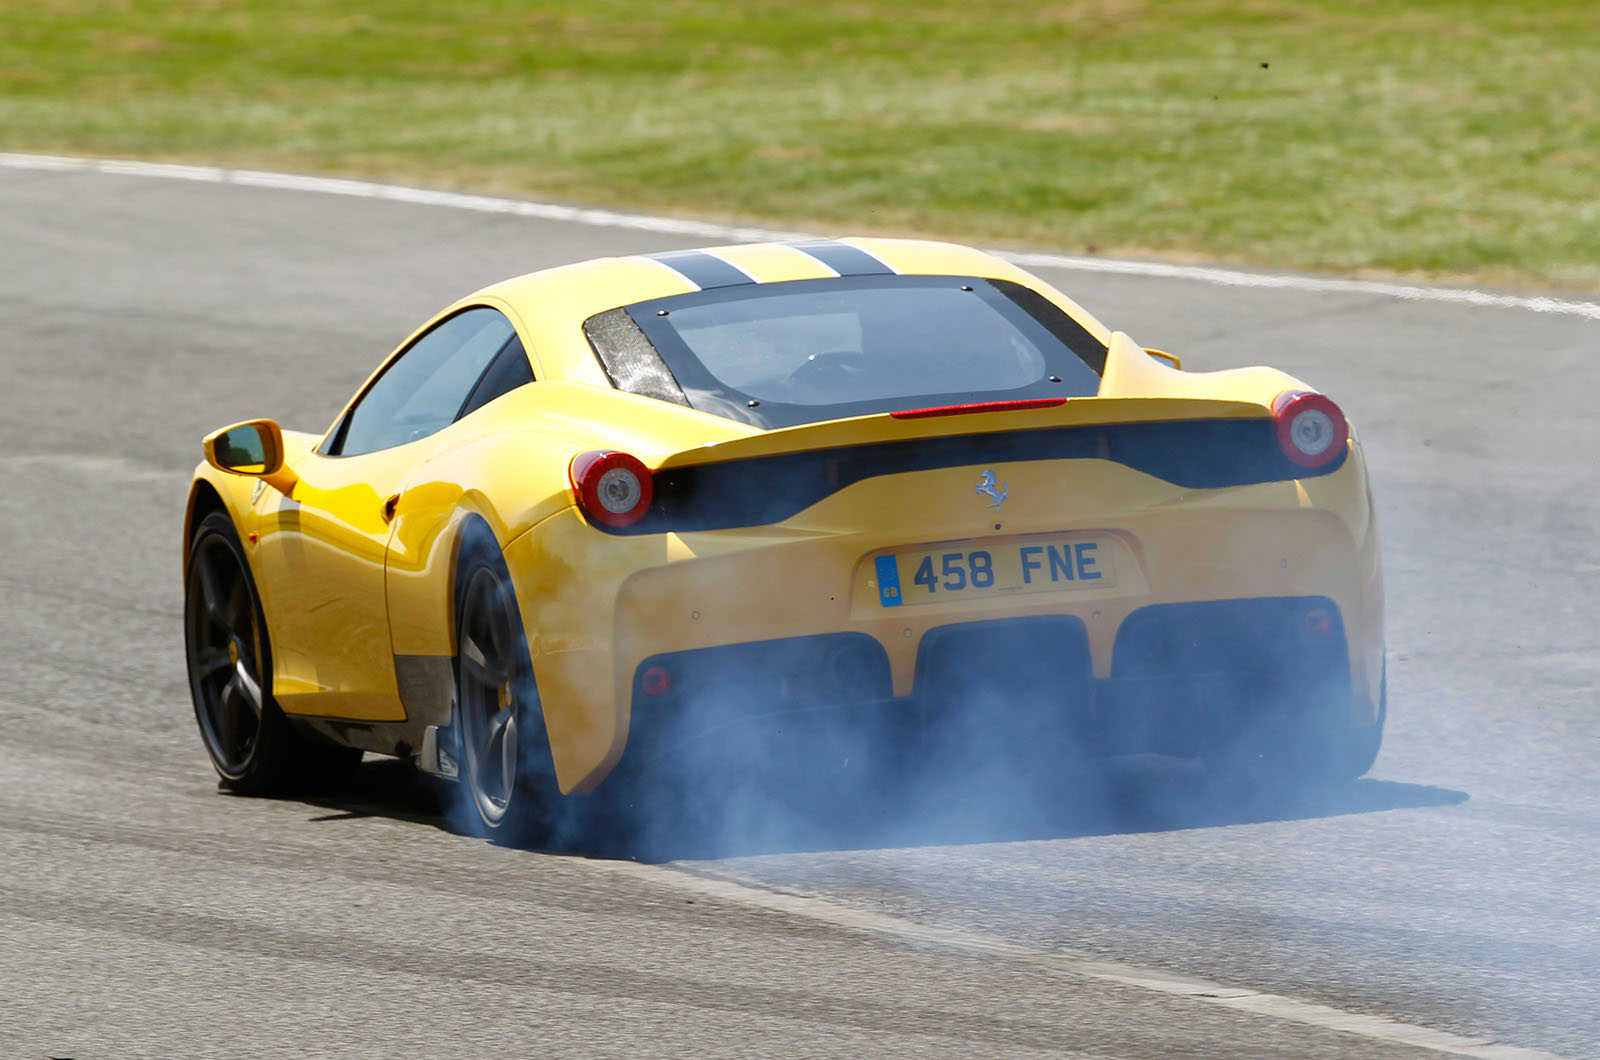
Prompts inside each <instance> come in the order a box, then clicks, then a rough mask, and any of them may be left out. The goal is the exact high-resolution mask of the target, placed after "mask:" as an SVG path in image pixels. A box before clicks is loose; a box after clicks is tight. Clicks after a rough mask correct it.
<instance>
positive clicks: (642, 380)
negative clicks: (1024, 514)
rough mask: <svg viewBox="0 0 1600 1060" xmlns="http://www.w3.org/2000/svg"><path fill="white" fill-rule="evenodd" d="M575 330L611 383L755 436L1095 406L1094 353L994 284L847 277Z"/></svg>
mask: <svg viewBox="0 0 1600 1060" xmlns="http://www.w3.org/2000/svg"><path fill="white" fill-rule="evenodd" d="M584 330H585V332H586V333H587V334H588V336H589V340H590V342H591V344H592V345H593V346H594V347H595V352H596V354H597V355H598V356H599V358H600V361H601V363H602V365H604V366H605V367H606V370H607V373H608V374H609V375H610V377H611V379H612V381H613V383H615V384H616V385H617V386H619V387H620V388H621V389H625V390H631V391H633V392H636V393H645V394H649V395H650V396H652V397H660V398H664V399H666V400H672V401H678V402H680V403H682V404H687V405H690V406H692V407H693V408H696V409H700V410H701V411H704V412H711V413H716V414H718V415H722V416H728V417H731V418H733V419H738V420H742V421H745V422H748V423H753V424H756V425H758V426H762V427H787V426H793V425H795V424H800V423H813V422H817V421H819V420H827V419H837V418H840V417H845V416H859V415H865V414H868V413H876V412H893V411H898V410H903V409H916V408H925V407H928V406H933V405H953V404H966V403H970V402H978V401H1007V400H1022V399H1028V398H1049V397H1082V396H1087V395H1091V394H1094V393H1096V392H1097V391H1098V390H1099V387H1100V372H1101V371H1102V370H1103V368H1104V365H1105V354H1106V350H1105V346H1104V345H1103V344H1102V343H1100V342H1098V341H1097V340H1096V339H1095V338H1094V337H1093V336H1092V335H1090V334H1089V333H1088V332H1087V331H1086V330H1085V329H1084V328H1083V327H1082V325H1080V324H1078V322H1077V321H1075V320H1073V319H1072V318H1071V317H1070V316H1068V315H1067V314H1066V313H1064V312H1063V311H1062V310H1061V309H1060V308H1059V307H1057V306H1056V305H1054V304H1053V303H1051V302H1049V301H1048V300H1046V299H1045V298H1043V297H1042V296H1040V295H1038V294H1037V293H1035V292H1033V291H1031V290H1029V289H1027V288H1025V287H1022V286H1020V285H1018V284H1014V283H1009V282H1007V281H1003V280H985V279H980V278H976V277H963V276H851V277H839V278H837V279H826V280H797V281H792V282H788V283H771V284H745V285H740V286H737V287H721V288H715V289H712V290H707V291H698V292H695V293H694V294H686V295H674V296H672V297H669V298H660V299H656V300H654V301H650V302H640V303H637V304H635V305H631V306H626V307H624V308H622V309H618V310H612V311H611V312H609V313H602V314H599V315H598V316H596V317H592V318H590V319H589V320H588V321H586V322H585V325H584Z"/></svg>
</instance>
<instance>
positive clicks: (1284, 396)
mask: <svg viewBox="0 0 1600 1060" xmlns="http://www.w3.org/2000/svg"><path fill="white" fill-rule="evenodd" d="M1272 415H1273V417H1274V418H1275V419H1276V420H1277V421H1278V446H1279V447H1280V448H1281V449H1282V450H1283V455H1284V456H1286V457H1288V458H1289V459H1290V460H1291V461H1293V462H1294V463H1296V464H1299V465H1300V466H1301V467H1309V468H1316V467H1324V466H1326V465H1328V464H1331V463H1333V462H1334V461H1335V460H1337V459H1339V457H1341V456H1343V455H1344V451H1345V446H1346V445H1347V444H1348V442H1349V438H1350V425H1349V423H1348V422H1346V420H1345V418H1344V413H1343V412H1340V411H1339V406H1338V405H1335V404H1334V403H1333V401H1332V399H1330V398H1328V397H1326V396H1324V395H1322V394H1314V393H1312V392H1311V391H1309V390H1285V391H1284V392H1283V393H1281V394H1279V395H1278V396H1277V398H1275V399H1274V400H1273V402H1272Z"/></svg>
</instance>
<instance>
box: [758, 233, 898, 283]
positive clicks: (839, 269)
mask: <svg viewBox="0 0 1600 1060" xmlns="http://www.w3.org/2000/svg"><path fill="white" fill-rule="evenodd" d="M784 246H788V247H793V248H794V249H796V250H798V251H800V252H801V253H804V254H809V255H811V256H812V257H813V258H816V259H817V260H818V261H820V262H822V263H823V264H824V265H826V266H827V267H828V268H830V269H832V270H833V271H834V272H836V273H838V274H839V275H840V276H893V275H894V274H895V270H894V269H892V268H890V267H889V266H888V265H887V264H886V263H885V262H884V261H883V260H882V259H881V258H878V257H875V256H874V255H872V254H868V253H867V252H866V251H865V250H862V249H861V248H860V247H853V246H851V245H850V244H848V243H841V242H839V241H838V240H837V239H808V240H803V241H801V242H798V243H785V244H784Z"/></svg>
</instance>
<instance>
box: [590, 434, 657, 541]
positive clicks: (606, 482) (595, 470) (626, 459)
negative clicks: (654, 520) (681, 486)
mask: <svg viewBox="0 0 1600 1060" xmlns="http://www.w3.org/2000/svg"><path fill="white" fill-rule="evenodd" d="M569 474H570V475H571V477H572V488H573V489H574V490H576V491H577V494H578V503H579V505H581V506H582V508H583V514H584V515H586V516H588V517H589V518H590V519H591V520H593V521H594V522H597V523H599V524H601V525H602V526H609V527H613V528H619V529H620V528H621V527H624V526H632V525H633V524H634V523H636V522H638V521H639V520H640V518H642V517H643V516H644V513H645V512H646V511H648V510H649V509H650V498H651V497H652V496H653V495H654V482H655V480H654V476H652V475H651V474H650V469H649V468H647V467H645V466H644V464H643V463H642V462H640V460H639V458H638V457H634V456H629V455H628V454H627V453H615V452H612V451H611V450H609V449H598V450H591V451H590V452H587V453H579V454H578V455H577V456H575V457H573V458H572V467H571V468H570V469H569Z"/></svg>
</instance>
